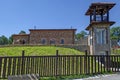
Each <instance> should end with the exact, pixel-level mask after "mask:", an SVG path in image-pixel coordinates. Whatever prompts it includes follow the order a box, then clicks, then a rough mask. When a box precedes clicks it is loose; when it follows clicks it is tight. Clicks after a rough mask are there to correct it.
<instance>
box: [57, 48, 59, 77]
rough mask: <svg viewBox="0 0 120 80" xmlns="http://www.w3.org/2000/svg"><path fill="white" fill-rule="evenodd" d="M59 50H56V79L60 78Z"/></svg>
mask: <svg viewBox="0 0 120 80" xmlns="http://www.w3.org/2000/svg"><path fill="white" fill-rule="evenodd" d="M58 52H59V51H58V50H56V78H57V76H58Z"/></svg>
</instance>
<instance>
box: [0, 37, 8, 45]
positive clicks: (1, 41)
mask: <svg viewBox="0 0 120 80" xmlns="http://www.w3.org/2000/svg"><path fill="white" fill-rule="evenodd" d="M6 44H8V38H7V37H5V36H4V35H2V36H1V37H0V45H6Z"/></svg>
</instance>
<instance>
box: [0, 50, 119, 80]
mask: <svg viewBox="0 0 120 80" xmlns="http://www.w3.org/2000/svg"><path fill="white" fill-rule="evenodd" d="M109 71H114V72H117V71H120V56H119V55H117V56H116V55H87V54H86V55H59V54H58V51H57V52H56V55H49V56H24V51H23V55H22V56H15V57H13V56H11V57H0V78H2V79H4V78H7V77H8V75H21V74H39V75H40V77H46V76H47V77H49V76H67V75H77V74H97V73H103V72H109Z"/></svg>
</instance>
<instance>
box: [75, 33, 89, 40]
mask: <svg viewBox="0 0 120 80" xmlns="http://www.w3.org/2000/svg"><path fill="white" fill-rule="evenodd" d="M86 35H87V32H85V31H81V32H79V33H77V34H76V35H75V38H76V40H79V39H80V38H84V37H85V36H86Z"/></svg>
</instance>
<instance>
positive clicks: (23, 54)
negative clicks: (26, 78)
mask: <svg viewBox="0 0 120 80" xmlns="http://www.w3.org/2000/svg"><path fill="white" fill-rule="evenodd" d="M24 56H25V51H24V50H22V67H21V74H24V72H25V70H24Z"/></svg>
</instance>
